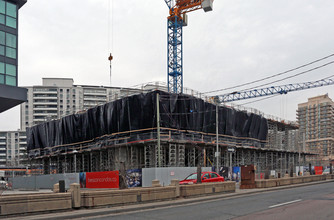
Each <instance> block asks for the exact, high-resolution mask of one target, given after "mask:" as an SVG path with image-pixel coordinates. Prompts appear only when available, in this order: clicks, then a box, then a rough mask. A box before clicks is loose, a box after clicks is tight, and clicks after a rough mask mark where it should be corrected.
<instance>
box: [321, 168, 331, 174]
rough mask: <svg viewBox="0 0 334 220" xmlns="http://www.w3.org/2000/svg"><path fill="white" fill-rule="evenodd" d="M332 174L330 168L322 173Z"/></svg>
mask: <svg viewBox="0 0 334 220" xmlns="http://www.w3.org/2000/svg"><path fill="white" fill-rule="evenodd" d="M329 173H330V169H329V168H326V169H325V170H324V172H322V174H329Z"/></svg>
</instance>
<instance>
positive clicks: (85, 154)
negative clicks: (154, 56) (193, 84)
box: [27, 0, 334, 177]
mask: <svg viewBox="0 0 334 220" xmlns="http://www.w3.org/2000/svg"><path fill="white" fill-rule="evenodd" d="M165 3H166V4H167V7H168V9H169V16H168V17H167V86H166V87H165V90H162V89H161V88H157V89H151V90H147V88H146V90H144V89H142V90H140V89H139V90H138V91H135V93H132V94H131V95H129V96H127V97H116V96H115V100H113V101H111V102H109V103H106V104H104V105H99V106H96V107H93V108H91V109H88V110H87V111H85V112H81V113H80V114H73V115H68V116H66V117H63V118H61V119H58V120H53V121H49V122H46V123H44V124H40V125H37V126H34V127H31V128H29V129H28V131H27V147H28V152H29V153H28V154H29V159H30V160H29V161H30V165H31V167H42V169H43V173H45V174H48V173H77V172H95V171H109V170H121V169H122V170H129V169H141V168H155V167H157V168H160V167H198V166H202V167H213V168H214V169H216V170H217V169H219V170H220V169H221V168H222V167H230V168H232V167H236V166H241V165H251V164H253V165H255V167H256V173H257V174H259V175H260V177H261V175H262V174H264V173H265V174H266V176H268V173H269V172H271V175H273V176H276V177H280V175H282V174H287V173H289V175H291V176H292V175H293V174H294V173H296V172H297V171H296V167H297V166H298V167H299V169H300V166H306V165H307V166H308V165H309V164H308V162H306V161H307V159H308V157H312V156H314V153H311V152H309V151H308V149H306V148H305V144H304V142H305V141H303V139H302V138H301V135H299V133H298V126H297V124H296V123H294V122H287V121H285V120H282V119H277V118H273V117H267V116H265V115H264V114H263V113H260V112H257V111H255V112H252V111H247V110H244V109H242V108H239V107H237V106H231V105H227V104H226V103H231V102H233V101H238V100H243V99H249V98H256V97H262V96H268V95H276V94H281V95H283V94H287V93H288V92H292V91H299V90H303V89H310V88H316V87H321V86H326V85H332V84H334V81H333V80H332V79H329V77H327V78H323V79H320V80H317V81H314V82H305V83H297V84H288V85H284V86H272V85H271V86H269V87H268V88H258V89H254V90H251V91H246V90H242V91H240V92H238V91H235V92H232V93H228V94H225V95H217V96H211V97H210V96H204V95H203V94H201V93H196V94H194V93H190V94H189V93H187V91H185V88H184V87H183V51H182V50H183V37H182V36H183V34H182V33H183V27H184V26H187V25H188V17H187V14H188V13H189V12H192V11H196V10H199V9H203V10H204V12H209V11H212V10H213V0H201V1H197V0H196V1H192V0H191V1H190V0H186V1H178V0H177V1H171V0H165ZM108 60H109V62H110V76H111V69H112V60H113V56H112V54H111V53H110V56H109V58H108Z"/></svg>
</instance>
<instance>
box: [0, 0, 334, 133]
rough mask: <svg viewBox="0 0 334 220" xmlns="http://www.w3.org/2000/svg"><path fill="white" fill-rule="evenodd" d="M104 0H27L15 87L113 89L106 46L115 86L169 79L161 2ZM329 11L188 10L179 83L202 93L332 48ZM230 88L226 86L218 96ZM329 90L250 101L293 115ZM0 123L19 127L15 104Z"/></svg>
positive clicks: (304, 6) (301, 5)
mask: <svg viewBox="0 0 334 220" xmlns="http://www.w3.org/2000/svg"><path fill="white" fill-rule="evenodd" d="M110 2H112V4H111V5H112V8H111V10H109V9H108V8H109V7H108V6H109V0H56V1H55V0H28V2H27V3H26V4H25V5H24V6H23V7H22V8H21V9H20V12H19V13H20V18H19V86H33V85H40V84H41V83H42V78H43V77H66V78H73V79H74V83H75V84H85V85H106V86H109V62H108V60H107V58H108V55H109V53H110V52H111V53H112V54H113V56H114V60H113V71H112V86H119V87H130V86H133V85H137V84H142V83H145V82H150V81H163V82H166V80H167V73H166V69H167V67H166V59H167V58H166V57H167V51H166V50H167V42H166V39H167V27H166V17H167V15H168V9H167V6H166V4H165V2H164V0H145V1H139V0H110ZM109 11H110V14H109V13H108V12H109ZM333 12H334V2H333V0H279V1H278V0H276V1H274V0H272V1H268V0H247V1H246V0H215V1H214V10H213V11H212V12H209V13H204V11H202V10H199V11H195V12H191V13H189V25H188V27H185V28H184V29H183V34H184V38H183V43H184V49H183V51H184V53H183V56H184V86H185V87H188V88H192V89H195V90H198V91H200V92H206V91H211V90H215V89H223V88H227V87H231V86H235V85H238V84H242V83H247V82H250V81H253V80H256V79H261V78H264V77H267V76H271V75H274V74H277V73H280V72H283V71H286V70H289V69H292V68H295V67H298V66H300V65H303V64H306V63H309V62H312V61H314V60H317V59H319V58H322V57H325V56H327V55H330V54H333V53H334V41H333V36H334V25H333V21H334V13H333ZM109 17H110V19H109ZM111 18H112V19H111ZM109 24H110V25H109ZM333 60H334V57H331V58H329V59H326V60H324V61H322V62H319V63H317V64H315V65H312V66H309V67H307V68H304V69H302V70H298V71H296V72H292V73H290V74H286V75H284V76H290V75H293V74H296V73H298V72H301V71H303V70H307V69H309V68H313V67H316V66H318V65H322V64H325V63H328V62H330V61H333ZM333 66H334V64H332V65H328V66H327V67H324V68H321V69H319V70H317V71H312V72H310V73H308V74H303V75H301V76H299V77H295V78H291V79H289V80H285V81H282V82H279V83H275V84H271V85H283V84H289V83H301V82H306V81H314V80H317V79H321V78H324V77H327V76H330V75H333V74H334V71H333V69H334V68H333ZM281 78H283V76H282V77H281ZM274 79H280V78H274ZM274 79H273V80H274ZM273 80H271V81H273ZM265 82H270V81H265ZM263 83H264V82H261V83H258V84H255V85H249V86H246V87H242V88H238V89H245V88H249V87H253V86H257V85H260V84H263ZM268 87H269V86H268ZM238 89H234V90H238ZM234 90H233V91H234ZM226 92H232V91H231V90H229V91H221V92H220V94H224V93H226ZM325 93H328V94H329V96H330V97H331V98H332V99H334V86H327V87H323V88H317V89H312V90H304V91H301V92H294V93H290V94H288V95H286V96H277V97H274V98H270V99H267V100H264V101H260V102H255V103H251V104H247V105H246V106H247V107H251V108H256V109H258V110H260V111H262V112H265V113H266V114H270V115H274V116H278V117H281V118H285V119H288V120H295V119H296V109H297V104H298V103H303V102H306V101H307V99H308V98H309V97H313V96H317V95H322V94H325ZM210 95H216V94H215V93H213V94H210ZM255 100H256V99H249V100H246V101H242V102H237V103H236V104H241V103H246V102H250V101H255ZM0 122H1V123H0V130H16V129H18V128H19V126H20V123H19V108H18V107H16V108H14V109H11V110H8V111H6V112H4V113H2V114H0Z"/></svg>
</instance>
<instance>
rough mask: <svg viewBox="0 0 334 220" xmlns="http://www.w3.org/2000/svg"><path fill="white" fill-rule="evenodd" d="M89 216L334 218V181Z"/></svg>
mask: <svg viewBox="0 0 334 220" xmlns="http://www.w3.org/2000/svg"><path fill="white" fill-rule="evenodd" d="M85 219H116V220H117V219H127V220H128V219H139V220H142V219H145V220H146V219H152V220H155V219H157V220H163V219H191V220H196V219H294V220H298V219H303V220H305V219H317V220H319V219H334V182H329V183H324V184H317V185H311V186H304V187H298V188H290V189H284V190H277V191H270V192H265V193H263V192H262V193H259V194H253V195H243V196H241V197H238V198H225V199H217V200H214V201H208V202H205V201H204V202H198V203H195V204H186V205H175V206H171V207H167V208H156V209H151V210H144V211H133V212H127V213H122V214H110V215H105V216H95V217H93V218H85Z"/></svg>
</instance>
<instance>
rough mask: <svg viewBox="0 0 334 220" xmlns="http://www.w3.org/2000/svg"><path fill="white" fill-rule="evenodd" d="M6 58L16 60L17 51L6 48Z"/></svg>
mask: <svg viewBox="0 0 334 220" xmlns="http://www.w3.org/2000/svg"><path fill="white" fill-rule="evenodd" d="M6 57H9V58H13V59H16V49H13V48H10V47H6Z"/></svg>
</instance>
